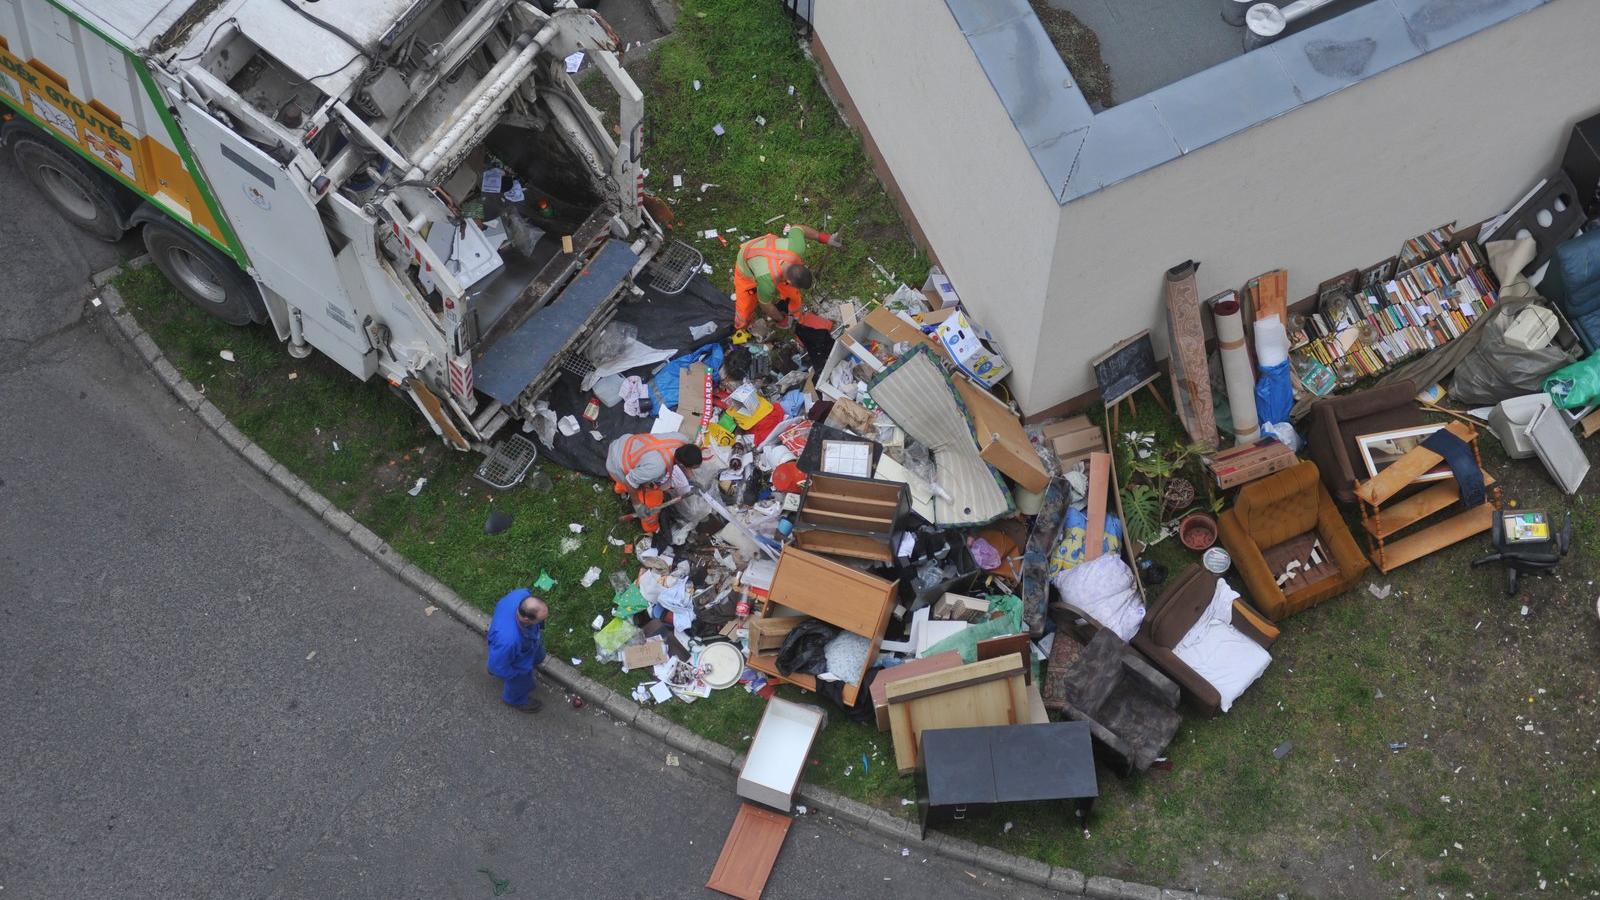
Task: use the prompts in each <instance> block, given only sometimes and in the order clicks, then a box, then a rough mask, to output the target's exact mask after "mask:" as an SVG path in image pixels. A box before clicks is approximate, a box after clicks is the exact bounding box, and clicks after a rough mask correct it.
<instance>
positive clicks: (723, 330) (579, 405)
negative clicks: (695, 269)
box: [539, 269, 733, 478]
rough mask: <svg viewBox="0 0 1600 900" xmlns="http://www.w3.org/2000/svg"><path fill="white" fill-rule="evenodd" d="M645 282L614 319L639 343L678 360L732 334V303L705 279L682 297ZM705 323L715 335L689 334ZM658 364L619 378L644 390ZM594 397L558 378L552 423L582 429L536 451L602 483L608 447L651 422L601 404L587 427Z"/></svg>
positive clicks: (575, 380)
mask: <svg viewBox="0 0 1600 900" xmlns="http://www.w3.org/2000/svg"><path fill="white" fill-rule="evenodd" d="M649 281H650V277H649V270H648V269H647V270H646V272H645V274H644V277H642V278H640V279H639V282H638V283H639V286H640V287H641V288H643V289H644V296H643V297H631V299H629V300H627V301H626V302H624V303H623V304H622V307H621V308H620V309H618V310H617V316H616V318H615V319H614V320H613V321H615V322H622V323H625V324H629V325H632V326H634V327H635V328H638V329H639V341H640V342H641V343H644V344H648V345H650V346H652V347H659V348H661V349H667V348H672V349H674V350H676V351H677V353H675V354H674V355H675V356H676V355H681V354H684V353H688V352H689V351H690V350H693V349H694V348H696V347H702V346H704V345H706V344H710V343H714V342H717V341H725V340H727V339H728V337H729V336H730V335H732V334H733V301H732V300H730V299H728V295H727V294H725V293H723V292H722V291H721V290H720V289H718V288H717V287H716V286H715V285H713V284H712V283H711V282H710V281H707V280H706V278H705V276H703V275H696V276H695V277H694V279H693V280H692V281H690V282H689V286H688V287H687V288H685V289H684V291H683V293H681V294H674V295H667V294H662V293H660V292H658V291H654V290H652V289H651V288H650V287H649V286H648V283H649ZM706 322H714V323H716V326H717V330H716V331H714V332H712V333H711V334H710V335H708V336H707V337H704V338H700V339H698V340H697V339H695V338H694V337H693V336H692V335H691V334H690V333H689V329H691V328H693V327H695V326H697V325H704V324H705V323H706ZM661 365H662V364H661V363H656V364H654V365H649V366H640V367H638V368H636V369H630V370H628V371H627V372H623V373H622V376H623V377H624V378H626V377H627V376H629V375H638V376H639V377H640V378H641V379H643V380H644V383H645V385H646V386H648V385H649V384H650V377H651V374H652V373H654V372H655V370H656V369H657V368H658V367H659V366H661ZM592 396H593V393H592V392H590V391H586V390H584V389H583V387H582V379H581V378H579V377H578V376H576V375H573V374H571V373H570V372H568V373H563V374H562V376H561V377H560V378H559V379H557V381H556V383H555V386H553V387H552V388H551V389H550V392H549V393H548V394H547V395H545V400H547V401H548V402H549V404H550V409H551V410H552V411H554V412H555V414H556V418H558V419H559V418H560V417H562V416H572V417H573V418H575V419H577V420H578V425H579V426H580V428H579V431H578V433H577V434H574V435H572V436H571V437H567V436H565V435H563V434H561V433H560V432H559V431H557V432H556V435H555V440H554V442H553V446H549V447H546V446H543V445H541V446H540V448H539V450H540V453H541V454H543V456H544V458H545V459H548V460H550V461H551V462H553V463H555V464H556V465H559V466H564V467H566V468H568V469H574V470H576V471H579V472H584V473H586V474H589V475H594V476H596V477H600V478H604V477H606V447H608V446H609V445H610V444H611V441H613V440H614V439H616V438H617V437H620V436H621V435H624V434H633V433H635V432H639V431H649V430H650V425H651V423H652V422H654V421H655V418H654V416H650V415H644V416H630V415H628V414H627V412H626V411H625V410H624V408H623V404H621V403H618V404H617V405H616V406H611V407H607V406H605V405H604V404H601V405H600V416H599V418H598V419H596V420H595V421H593V422H585V421H584V420H583V410H584V407H586V406H587V405H588V404H589V399H590V397H592ZM641 406H642V404H641ZM591 431H598V432H600V434H601V435H602V439H601V440H598V441H597V440H595V439H594V437H593V436H592V435H591V434H590V433H589V432H591Z"/></svg>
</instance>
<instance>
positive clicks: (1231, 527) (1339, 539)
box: [1221, 462, 1368, 622]
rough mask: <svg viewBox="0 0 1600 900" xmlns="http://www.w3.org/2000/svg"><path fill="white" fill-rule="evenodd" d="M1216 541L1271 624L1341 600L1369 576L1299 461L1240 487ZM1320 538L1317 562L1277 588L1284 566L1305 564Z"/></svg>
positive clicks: (1311, 473)
mask: <svg viewBox="0 0 1600 900" xmlns="http://www.w3.org/2000/svg"><path fill="white" fill-rule="evenodd" d="M1221 537H1222V546H1224V547H1226V548H1228V553H1229V554H1230V555H1231V556H1232V557H1233V565H1234V567H1235V568H1236V569H1238V571H1239V578H1240V579H1241V580H1242V581H1243V582H1244V593H1245V594H1247V595H1248V596H1249V597H1250V600H1251V602H1252V603H1253V604H1254V606H1255V608H1256V609H1259V610H1261V612H1262V613H1263V614H1264V615H1266V617H1267V618H1268V619H1271V620H1272V621H1274V622H1280V621H1282V620H1283V619H1284V618H1285V617H1287V616H1291V615H1294V614H1295V613H1297V612H1299V611H1301V610H1303V609H1307V608H1309V607H1312V606H1315V605H1317V604H1318V603H1321V602H1322V601H1324V600H1326V599H1328V598H1329V597H1335V596H1338V595H1339V594H1342V593H1344V592H1345V591H1347V590H1349V589H1350V587H1351V586H1352V585H1354V584H1355V583H1356V582H1357V581H1359V580H1361V576H1362V575H1363V574H1364V573H1365V572H1366V571H1367V565H1368V563H1367V558H1366V557H1365V556H1364V555H1362V553H1361V548H1359V547H1357V546H1356V541H1355V538H1354V537H1351V535H1350V529H1349V528H1348V527H1346V526H1345V524H1344V519H1343V518H1341V517H1340V515H1339V508H1338V507H1336V506H1334V504H1333V498H1332V497H1330V496H1328V489H1327V488H1325V487H1323V485H1322V482H1320V481H1319V480H1318V473H1317V467H1316V464H1314V463H1309V462H1303V463H1301V464H1299V465H1298V466H1295V467H1294V468H1292V469H1284V470H1283V471H1282V472H1274V473H1273V474H1271V475H1268V476H1267V477H1265V478H1262V479H1261V480H1259V481H1253V482H1251V483H1249V484H1247V485H1245V486H1244V487H1242V488H1240V489H1239V496H1238V497H1237V498H1236V499H1235V500H1234V503H1233V507H1232V508H1231V509H1229V510H1228V511H1227V512H1224V513H1223V514H1222V521H1221ZM1319 538H1320V539H1321V546H1322V550H1321V553H1320V554H1319V556H1320V557H1321V558H1322V563H1321V564H1320V565H1317V566H1315V567H1312V566H1308V565H1302V566H1301V568H1300V570H1298V571H1297V572H1296V574H1295V577H1294V578H1292V579H1291V580H1289V581H1288V582H1287V583H1285V584H1284V586H1283V587H1279V586H1278V577H1279V576H1280V575H1282V574H1283V573H1284V572H1285V570H1286V569H1287V568H1288V566H1287V565H1286V563H1287V561H1289V560H1301V561H1305V560H1307V559H1308V558H1309V556H1310V551H1311V549H1312V547H1313V544H1314V542H1315V541H1316V540H1317V539H1319ZM1269 559H1270V560H1271V563H1270V564H1269V562H1268V560H1269Z"/></svg>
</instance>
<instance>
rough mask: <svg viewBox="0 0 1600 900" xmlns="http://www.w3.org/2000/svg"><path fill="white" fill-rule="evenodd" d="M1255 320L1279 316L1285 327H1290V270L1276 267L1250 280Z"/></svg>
mask: <svg viewBox="0 0 1600 900" xmlns="http://www.w3.org/2000/svg"><path fill="white" fill-rule="evenodd" d="M1250 286H1251V288H1252V289H1253V290H1251V292H1250V299H1251V301H1252V305H1253V306H1254V307H1255V309H1254V314H1255V319H1254V321H1258V322H1259V321H1260V320H1262V319H1265V318H1267V317H1269V316H1277V317H1278V321H1279V322H1281V323H1283V326H1284V327H1285V328H1287V327H1289V272H1288V270H1286V269H1274V270H1272V271H1271V272H1267V273H1265V274H1263V275H1261V276H1260V277H1258V278H1254V279H1252V280H1251V282H1250Z"/></svg>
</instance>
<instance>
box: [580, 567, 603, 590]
mask: <svg viewBox="0 0 1600 900" xmlns="http://www.w3.org/2000/svg"><path fill="white" fill-rule="evenodd" d="M599 580H600V567H599V566H590V567H589V571H587V572H585V573H583V580H582V581H580V582H578V583H579V584H581V585H583V586H584V587H591V586H593V585H594V583H595V582H596V581H599Z"/></svg>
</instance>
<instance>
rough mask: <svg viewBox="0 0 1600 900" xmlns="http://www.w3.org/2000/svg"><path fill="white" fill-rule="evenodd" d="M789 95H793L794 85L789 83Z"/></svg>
mask: <svg viewBox="0 0 1600 900" xmlns="http://www.w3.org/2000/svg"><path fill="white" fill-rule="evenodd" d="M789 96H791V97H793V96H794V85H792V84H791V85H789Z"/></svg>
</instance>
